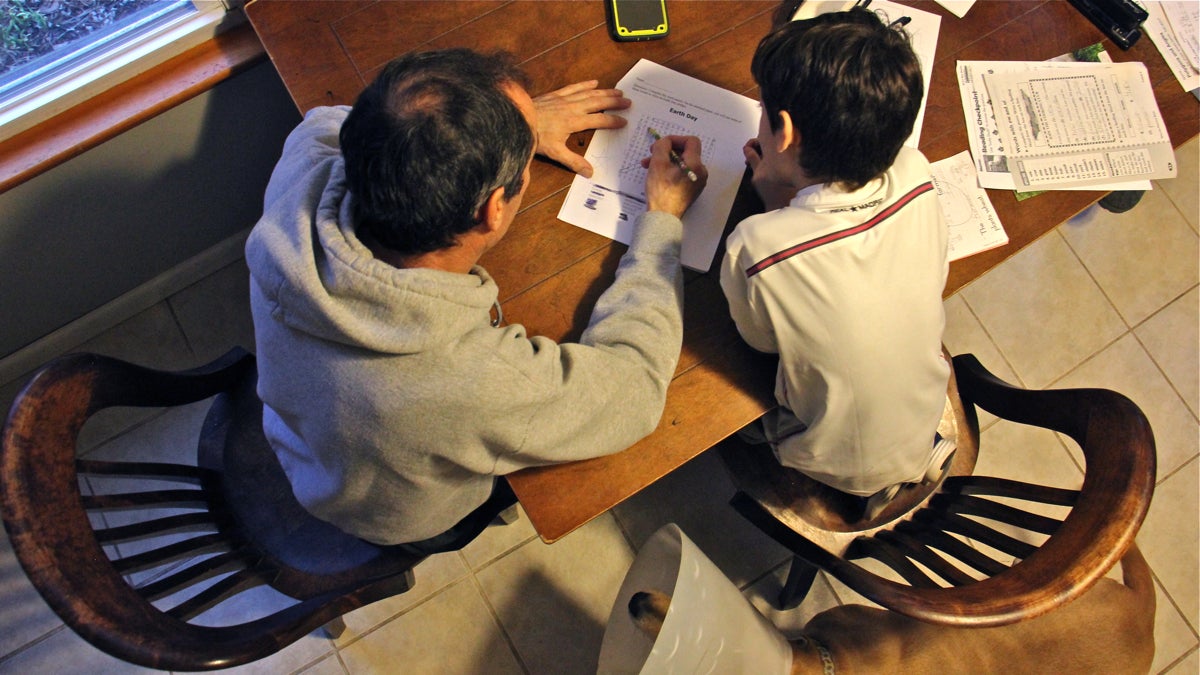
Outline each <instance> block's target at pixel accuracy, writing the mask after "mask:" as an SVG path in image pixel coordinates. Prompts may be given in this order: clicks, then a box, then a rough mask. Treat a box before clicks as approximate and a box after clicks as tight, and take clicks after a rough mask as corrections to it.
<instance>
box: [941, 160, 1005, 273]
mask: <svg viewBox="0 0 1200 675" xmlns="http://www.w3.org/2000/svg"><path fill="white" fill-rule="evenodd" d="M930 168H931V169H932V171H933V187H934V190H936V191H937V198H938V203H939V204H940V205H941V207H942V215H943V216H945V218H946V226H947V228H948V230H949V236H948V237H947V256H946V257H947V259H948V260H951V261H954V260H958V259H959V258H965V257H967V256H969V255H973V254H975V253H979V252H981V251H986V250H988V249H993V248H996V247H997V246H1003V245H1005V244H1007V243H1008V234H1007V233H1005V231H1004V226H1003V225H1001V224H1000V217H999V216H998V215H996V209H995V208H993V207H992V202H991V200H989V199H988V196H987V191H985V190H984V189H983V188H981V187H979V181H978V179H977V178H976V176H975V164H974V163H973V162H972V161H971V153H969V152H968V151H966V150H963V151H962V152H960V153H958V154H957V155H954V156H953V157H947V158H946V159H943V160H941V161H939V162H933V163H932V164H930Z"/></svg>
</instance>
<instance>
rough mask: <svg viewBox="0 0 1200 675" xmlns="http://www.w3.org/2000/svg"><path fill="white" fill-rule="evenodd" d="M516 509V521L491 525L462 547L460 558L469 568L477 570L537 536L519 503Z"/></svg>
mask: <svg viewBox="0 0 1200 675" xmlns="http://www.w3.org/2000/svg"><path fill="white" fill-rule="evenodd" d="M517 510H518V512H519V513H520V517H519V518H518V519H517V521H516V522H514V523H508V524H506V525H501V524H496V525H492V526H491V527H488V528H487V529H486V530H484V531H483V532H481V533H480V534H479V536H478V537H476V538H475V540H474V541H472V542H471V543H469V544H467V545H466V546H464V547H463V549H462V551H461V553H462V558H463V560H465V561H466V563H467V565H468V566H470V568H471V569H473V570H477V569H479V568H480V567H482V566H484V565H486V564H488V563H490V562H491V561H493V560H495V559H496V558H498V557H500V556H502V555H504V554H505V553H507V552H509V551H511V550H512V549H514V548H516V547H518V546H520V545H521V544H524V543H525V542H527V541H529V540H531V539H533V538H535V537H537V531H536V530H534V529H533V523H531V522H530V521H529V516H527V515H525V510H524V509H523V508H521V507H520V505H518V506H517Z"/></svg>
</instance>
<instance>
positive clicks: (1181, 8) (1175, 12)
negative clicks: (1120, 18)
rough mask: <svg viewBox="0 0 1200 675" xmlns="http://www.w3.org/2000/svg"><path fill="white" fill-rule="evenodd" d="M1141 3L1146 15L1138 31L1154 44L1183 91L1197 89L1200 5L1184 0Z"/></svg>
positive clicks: (1199, 67) (1199, 57)
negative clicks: (1147, 16)
mask: <svg viewBox="0 0 1200 675" xmlns="http://www.w3.org/2000/svg"><path fill="white" fill-rule="evenodd" d="M1143 5H1144V6H1145V8H1146V12H1147V13H1148V14H1150V17H1149V18H1148V19H1146V21H1144V22H1143V23H1142V32H1144V33H1145V34H1146V35H1148V36H1150V39H1151V40H1152V41H1153V42H1154V46H1155V47H1158V52H1159V53H1160V54H1162V57H1163V60H1164V61H1166V62H1167V66H1169V67H1170V68H1171V73H1172V74H1173V75H1175V79H1176V80H1178V81H1179V85H1180V86H1182V87H1183V89H1184V91H1194V90H1195V89H1197V88H1200V4H1197V3H1196V0H1186V1H1185V2H1146V3H1143Z"/></svg>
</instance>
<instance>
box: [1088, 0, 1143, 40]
mask: <svg viewBox="0 0 1200 675" xmlns="http://www.w3.org/2000/svg"><path fill="white" fill-rule="evenodd" d="M1070 2H1071V4H1072V5H1074V6H1075V9H1078V10H1079V12H1080V13H1081V14H1083V15H1084V16H1086V17H1087V18H1088V20H1089V21H1091V22H1092V23H1094V24H1096V27H1097V28H1099V29H1100V30H1102V31H1104V34H1105V35H1107V36H1108V37H1109V38H1110V39H1112V41H1113V42H1114V43H1116V45H1117V46H1118V47H1120V48H1121V49H1129V48H1130V47H1132V46H1133V43H1135V42H1137V41H1138V38H1140V37H1142V22H1143V21H1145V20H1146V19H1147V18H1149V16H1150V15H1149V14H1148V13H1147V12H1146V10H1145V9H1143V8H1142V7H1141V6H1139V5H1138V4H1137V3H1136V2H1133V0H1070Z"/></svg>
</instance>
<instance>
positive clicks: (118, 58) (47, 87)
mask: <svg viewBox="0 0 1200 675" xmlns="http://www.w3.org/2000/svg"><path fill="white" fill-rule="evenodd" d="M231 4H234V3H233V2H231V1H230V0H2V1H0V33H3V39H4V52H3V63H2V64H0V139H4V138H8V137H10V136H13V135H15V134H17V133H20V132H21V131H23V130H25V129H27V128H29V127H31V126H33V125H34V124H36V123H38V122H40V121H42V120H45V119H48V118H50V117H53V116H54V115H56V114H58V113H60V112H62V111H64V110H66V109H68V108H70V107H71V106H73V105H76V104H78V103H80V102H82V101H84V100H86V99H87V98H89V97H91V96H93V95H95V94H97V93H99V92H100V91H103V90H104V89H107V88H109V87H112V86H114V85H116V84H118V83H120V82H122V81H124V80H126V79H128V78H130V77H133V76H134V75H137V74H138V73H140V72H143V71H145V70H147V69H149V68H151V67H152V66H154V65H157V64H158V63H161V62H163V61H166V60H167V59H169V58H171V57H172V56H175V55H176V54H179V53H182V52H183V51H185V50H187V49H189V48H191V47H193V46H195V45H197V44H199V43H200V42H202V41H204V40H207V39H209V38H211V37H212V36H213V35H214V34H215V33H216V32H217V30H219V29H220V28H223V27H224V26H225V25H226V24H227V23H228V21H226V17H227V16H240V14H238V15H227V14H226V12H227V9H228V5H231ZM236 4H238V5H240V4H241V3H240V2H237V3H236Z"/></svg>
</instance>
